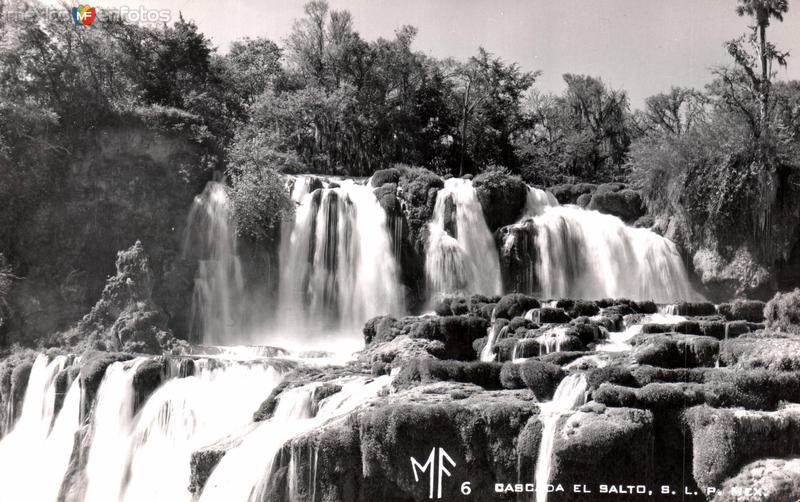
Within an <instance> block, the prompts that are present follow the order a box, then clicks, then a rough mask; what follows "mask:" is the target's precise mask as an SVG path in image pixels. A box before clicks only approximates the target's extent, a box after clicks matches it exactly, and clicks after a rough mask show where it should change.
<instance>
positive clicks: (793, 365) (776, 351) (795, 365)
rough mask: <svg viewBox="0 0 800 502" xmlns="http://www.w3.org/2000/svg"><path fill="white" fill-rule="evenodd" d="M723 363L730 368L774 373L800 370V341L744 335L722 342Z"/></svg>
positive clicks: (720, 355)
mask: <svg viewBox="0 0 800 502" xmlns="http://www.w3.org/2000/svg"><path fill="white" fill-rule="evenodd" d="M719 360H720V363H721V364H724V365H725V366H728V367H730V368H739V369H759V368H764V369H768V370H771V371H798V370H800V340H796V339H793V338H768V337H764V336H741V337H738V338H733V339H728V340H725V341H723V342H722V343H721V345H720V351H719Z"/></svg>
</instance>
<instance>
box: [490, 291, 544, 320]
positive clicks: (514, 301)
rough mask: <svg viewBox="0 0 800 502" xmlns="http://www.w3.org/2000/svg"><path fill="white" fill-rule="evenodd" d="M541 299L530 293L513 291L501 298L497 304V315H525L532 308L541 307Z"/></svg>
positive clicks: (499, 316) (503, 316)
mask: <svg viewBox="0 0 800 502" xmlns="http://www.w3.org/2000/svg"><path fill="white" fill-rule="evenodd" d="M539 306H540V304H539V301H538V300H537V299H536V298H534V297H532V296H528V295H523V294H520V293H511V294H508V295H505V296H503V297H502V298H500V301H498V302H497V305H496V306H495V311H494V312H495V316H496V317H498V318H504V319H513V318H514V317H518V316H524V315H525V313H526V312H527V311H529V310H531V309H536V308H539Z"/></svg>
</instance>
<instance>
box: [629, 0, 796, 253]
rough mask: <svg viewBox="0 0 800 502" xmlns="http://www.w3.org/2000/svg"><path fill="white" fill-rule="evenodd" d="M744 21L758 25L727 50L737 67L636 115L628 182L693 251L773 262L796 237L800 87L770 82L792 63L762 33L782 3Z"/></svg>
mask: <svg viewBox="0 0 800 502" xmlns="http://www.w3.org/2000/svg"><path fill="white" fill-rule="evenodd" d="M737 12H738V13H739V14H740V15H745V14H746V15H753V16H754V17H755V21H756V25H755V26H754V27H753V29H752V32H751V33H750V34H749V35H746V36H745V37H742V38H739V39H736V40H733V41H729V42H727V43H726V48H727V49H728V52H729V53H730V55H731V56H732V58H733V60H734V65H733V66H732V67H721V68H717V69H715V70H714V75H715V77H716V78H715V79H714V80H713V81H712V82H711V83H710V84H709V85H708V86H707V89H706V92H705V93H704V94H700V93H698V92H697V91H692V90H686V89H673V90H671V91H670V93H668V94H665V95H657V96H654V97H651V98H649V99H648V100H647V106H646V110H645V111H644V112H642V113H640V114H638V115H637V124H638V125H639V128H640V130H641V133H642V136H641V137H640V138H638V139H637V140H636V141H635V142H634V144H633V145H632V146H631V151H630V156H629V167H630V170H631V174H630V180H631V181H632V182H633V183H634V184H635V185H636V186H637V187H638V188H640V189H641V190H642V196H643V198H644V200H645V203H646V204H647V205H648V207H649V208H650V210H651V211H652V212H653V213H655V214H661V215H668V216H671V217H677V218H678V220H679V221H682V222H683V230H684V231H685V233H686V237H687V238H688V240H689V241H690V242H695V243H700V242H705V244H707V245H712V246H717V247H724V246H725V245H726V244H727V243H728V242H731V243H732V241H733V240H736V242H735V244H736V245H737V246H739V245H742V244H746V245H748V246H750V247H751V248H753V249H755V250H757V251H758V254H759V255H760V256H761V257H763V258H764V259H766V260H767V261H768V262H769V261H771V260H774V259H776V258H779V257H780V256H781V254H782V253H784V252H785V251H781V250H782V249H784V248H786V249H788V247H787V244H786V243H788V244H789V247H790V244H791V243H790V242H789V240H790V239H791V235H793V233H794V227H792V226H791V220H787V219H785V218H784V217H785V216H787V215H790V214H791V212H792V211H793V209H792V208H793V207H794V205H793V204H792V203H791V202H790V201H792V200H794V199H795V198H796V197H795V196H794V195H793V194H794V193H795V188H794V186H793V182H792V181H791V180H793V179H795V178H796V177H797V175H798V173H799V172H800V171H798V168H800V150H798V143H797V139H798V137H800V136H798V135H797V131H798V129H797V128H798V121H797V119H798V118H799V117H798V115H797V113H796V104H797V102H798V99H800V88H798V86H797V84H796V83H793V82H790V83H782V82H777V83H774V82H773V79H774V76H775V73H774V72H773V69H772V64H773V62H777V63H778V64H785V63H786V57H787V54H786V53H781V52H780V51H778V50H777V49H776V48H775V47H774V46H772V45H771V44H769V43H768V42H767V41H766V31H765V30H766V27H767V26H768V25H769V19H770V18H774V19H778V20H782V14H783V13H784V12H785V2H780V1H778V2H772V1H755V0H754V1H744V0H743V1H742V2H741V5H740V7H739V9H738V10H737ZM751 47H752V49H751ZM742 235H744V236H745V241H744V243H743V242H742ZM712 237H713V239H715V241H712V240H711V238H712ZM784 259H785V257H784Z"/></svg>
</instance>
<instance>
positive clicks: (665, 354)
mask: <svg viewBox="0 0 800 502" xmlns="http://www.w3.org/2000/svg"><path fill="white" fill-rule="evenodd" d="M719 343H720V342H719V340H717V339H715V338H711V337H707V336H696V335H682V334H652V335H636V336H635V337H634V338H633V339H632V340H631V344H632V345H633V353H632V355H633V358H634V359H635V360H636V362H638V363H639V364H649V365H652V366H661V367H664V368H680V367H687V368H691V367H697V366H714V364H715V363H716V360H717V354H718V353H719Z"/></svg>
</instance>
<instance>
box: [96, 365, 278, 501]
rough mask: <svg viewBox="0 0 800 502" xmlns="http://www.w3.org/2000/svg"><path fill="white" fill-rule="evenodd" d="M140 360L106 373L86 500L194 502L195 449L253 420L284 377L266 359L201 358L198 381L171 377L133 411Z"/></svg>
mask: <svg viewBox="0 0 800 502" xmlns="http://www.w3.org/2000/svg"><path fill="white" fill-rule="evenodd" d="M143 362H144V359H140V360H136V361H134V362H133V363H115V364H114V365H112V366H111V367H109V368H108V370H107V371H106V375H105V377H104V379H103V382H102V383H101V386H100V390H99V392H98V396H97V407H96V411H95V416H94V421H95V436H94V438H93V440H92V446H91V448H90V450H89V460H88V464H87V468H86V469H87V471H86V472H87V477H88V487H87V493H86V498H85V499H84V502H100V501H124V502H142V501H148V502H159V501H162V502H181V501H185V502H189V501H190V500H191V498H192V494H191V493H190V492H189V491H188V490H187V486H188V485H189V477H190V459H191V454H192V452H193V451H195V450H197V449H199V448H201V447H203V446H205V445H207V444H210V443H213V442H215V441H217V440H219V439H220V438H222V437H224V436H226V435H227V434H229V433H231V431H235V430H237V429H240V428H242V427H245V426H246V425H247V424H248V423H250V421H251V420H252V415H253V412H254V411H255V410H256V409H257V408H258V405H259V404H260V403H261V401H263V399H264V398H265V397H266V396H267V395H268V394H269V392H270V391H271V389H272V388H274V387H275V385H277V384H278V383H279V382H280V379H281V373H280V372H279V371H277V370H276V369H275V368H273V367H272V366H270V365H268V364H266V363H264V362H259V363H253V364H248V363H236V362H231V361H225V360H215V361H210V360H197V361H196V366H195V368H196V369H195V375H194V376H189V377H186V378H172V379H170V380H167V381H166V382H165V383H164V384H163V385H161V386H160V387H158V388H157V389H156V390H155V392H153V394H152V395H151V396H150V397H149V399H147V401H146V402H145V404H144V406H143V407H142V408H141V409H140V410H139V411H138V412H137V413H136V414H134V408H133V405H134V389H133V375H134V374H135V371H136V369H137V368H138V367H139V366H140V365H141V364H142V363H143Z"/></svg>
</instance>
